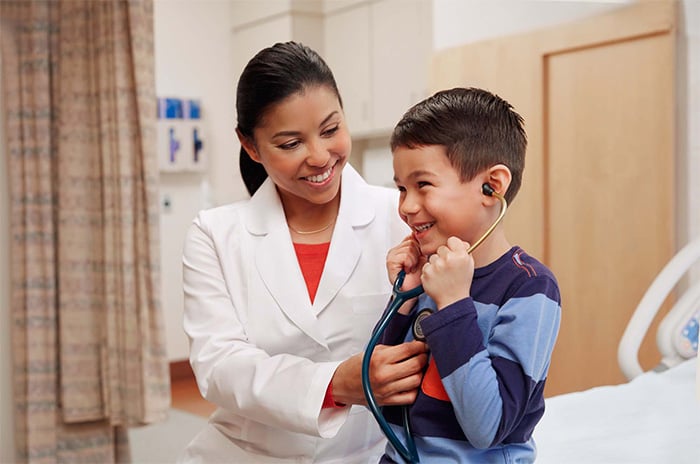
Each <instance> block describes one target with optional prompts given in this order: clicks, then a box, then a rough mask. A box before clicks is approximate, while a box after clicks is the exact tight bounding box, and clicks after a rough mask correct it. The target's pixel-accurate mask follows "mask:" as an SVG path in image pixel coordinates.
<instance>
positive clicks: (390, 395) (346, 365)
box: [331, 341, 428, 406]
mask: <svg viewBox="0 0 700 464" xmlns="http://www.w3.org/2000/svg"><path fill="white" fill-rule="evenodd" d="M427 350H428V347H427V345H426V344H425V343H423V342H419V341H412V342H408V343H402V344H401V345H396V346H386V345H377V346H376V348H375V349H374V351H373V352H372V358H371V359H370V366H369V380H370V385H371V387H372V392H373V394H374V399H375V400H376V401H377V404H379V405H381V406H384V405H400V404H411V403H413V402H414V401H415V399H416V396H417V395H418V387H420V384H421V380H422V379H423V367H424V366H425V363H426V362H427V360H428V356H427V354H426V351H427ZM363 356H364V354H363V353H360V354H357V355H355V356H353V357H351V358H349V359H347V360H345V361H343V362H342V363H341V364H340V365H339V366H338V369H336V371H335V374H333V379H332V380H331V382H332V385H333V399H334V400H335V401H336V402H337V403H343V404H362V405H367V400H366V399H365V394H364V391H363V390H362V358H363Z"/></svg>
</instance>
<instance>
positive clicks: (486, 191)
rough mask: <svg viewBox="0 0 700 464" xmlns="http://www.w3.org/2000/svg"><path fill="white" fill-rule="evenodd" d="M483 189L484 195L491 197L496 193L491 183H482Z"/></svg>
mask: <svg viewBox="0 0 700 464" xmlns="http://www.w3.org/2000/svg"><path fill="white" fill-rule="evenodd" d="M481 191H482V192H484V195H486V196H489V197H490V196H491V195H493V193H494V190H493V187H491V186H490V185H489V184H484V185H482V186H481Z"/></svg>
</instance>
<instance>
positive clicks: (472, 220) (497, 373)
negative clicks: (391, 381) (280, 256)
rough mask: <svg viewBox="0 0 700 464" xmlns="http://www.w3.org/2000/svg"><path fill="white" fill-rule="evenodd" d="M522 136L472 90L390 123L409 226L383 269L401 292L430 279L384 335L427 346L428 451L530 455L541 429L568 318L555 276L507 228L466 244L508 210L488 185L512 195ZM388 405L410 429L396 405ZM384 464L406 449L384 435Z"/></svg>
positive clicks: (439, 458) (434, 454)
mask: <svg viewBox="0 0 700 464" xmlns="http://www.w3.org/2000/svg"><path fill="white" fill-rule="evenodd" d="M526 145H527V139H526V134H525V131H524V129H523V119H522V118H521V116H520V115H518V114H517V113H516V112H515V111H514V110H513V107H512V106H511V105H510V104H509V103H508V102H506V101H504V100H502V99H501V98H499V97H498V96H496V95H493V94H491V93H489V92H487V91H485V90H481V89H475V88H468V89H467V88H455V89H451V90H445V91H441V92H438V93H436V94H435V95H433V96H432V97H429V98H427V99H426V100H424V101H422V102H420V103H418V104H417V105H415V106H414V107H413V108H411V109H410V110H408V111H407V112H406V114H405V115H404V116H403V118H402V119H401V121H399V123H398V124H397V126H396V128H395V129H394V132H393V134H392V138H391V149H392V153H393V157H394V173H395V176H394V180H395V182H396V185H397V187H398V189H399V192H400V200H399V214H400V215H401V218H402V219H403V220H404V221H405V222H406V223H407V224H408V225H409V226H410V227H411V229H412V230H413V233H412V235H410V236H409V237H407V238H406V239H405V240H404V241H403V242H402V243H400V244H399V245H397V246H396V247H394V248H393V249H392V250H391V251H390V252H389V253H388V255H387V271H388V273H389V278H390V280H391V281H392V282H393V281H395V280H396V277H397V274H398V273H399V271H401V270H403V271H405V272H406V276H405V279H404V282H403V284H402V290H408V289H411V288H414V287H415V286H416V285H419V284H422V285H423V288H424V290H425V293H424V294H422V295H421V296H419V297H418V298H416V299H414V300H413V301H410V302H407V303H405V304H404V305H403V307H402V308H401V309H400V310H399V313H398V314H397V315H396V316H395V317H394V318H393V319H392V321H391V322H390V323H389V325H388V326H387V328H386V330H385V332H384V334H383V336H382V339H381V340H380V343H383V344H386V345H395V344H398V343H401V342H403V341H404V340H412V339H414V338H416V337H424V338H425V341H426V343H427V344H428V347H429V349H430V361H429V363H428V368H427V370H426V372H425V375H424V377H423V383H422V386H421V389H420V392H419V394H418V397H417V399H416V401H415V403H414V404H413V405H411V406H410V410H409V418H410V426H411V432H412V435H413V438H414V439H415V442H416V446H417V450H418V454H419V456H420V460H421V462H427V463H431V462H475V463H485V462H489V463H495V462H518V463H525V462H533V461H534V459H535V455H536V448H535V443H534V442H533V439H532V432H533V429H534V427H535V425H536V424H537V422H538V421H539V420H540V418H541V417H542V414H543V413H544V396H543V390H544V384H545V380H546V378H547V371H548V368H549V363H550V358H551V353H552V349H553V347H554V342H555V340H556V336H557V332H558V330H559V320H560V315H561V306H560V295H559V288H558V285H557V281H556V279H555V277H554V275H553V274H552V272H551V271H550V270H549V269H547V268H546V267H545V266H544V265H543V264H541V263H540V262H538V261H537V260H536V259H534V258H533V257H531V256H529V255H527V254H526V253H525V252H524V251H523V250H522V249H521V248H520V247H518V246H513V245H511V244H510V243H509V242H508V239H507V238H506V235H505V231H504V229H503V226H502V225H498V226H497V227H496V228H495V229H494V230H493V232H492V233H491V234H490V235H489V236H488V238H486V239H484V240H483V242H482V243H481V244H480V245H479V246H478V247H477V248H476V249H475V250H474V251H473V253H472V254H468V253H467V249H468V248H469V246H470V244H471V243H475V242H476V241H477V240H479V238H480V237H481V236H482V235H483V234H484V232H485V231H486V230H487V229H488V228H489V227H490V226H491V225H492V224H493V223H494V221H495V220H496V218H497V217H498V215H499V212H500V208H499V207H500V201H499V199H498V198H497V195H491V194H489V191H488V187H484V184H488V186H490V188H491V189H493V191H495V192H496V193H497V194H500V195H503V196H504V197H505V199H506V200H507V201H508V202H509V203H510V202H511V201H512V200H513V198H514V197H515V195H516V193H517V192H518V189H519V188H520V183H521V179H522V172H523V166H524V157H525V148H526ZM426 310H429V311H428V312H427V313H426ZM419 313H421V317H420V318H417V317H416V316H417V315H418V314H419ZM426 314H429V315H427V317H425V315H426ZM384 415H385V417H386V418H387V420H388V421H389V423H390V424H391V427H392V429H393V430H394V431H395V433H396V434H397V435H398V437H399V438H401V439H402V440H405V439H406V437H405V435H404V428H403V420H402V412H401V410H400V409H399V408H397V407H385V408H384ZM404 442H405V441H404ZM382 462H403V458H402V457H401V455H400V454H399V453H397V452H396V450H395V449H394V448H393V447H392V446H391V445H387V448H386V454H385V455H384V457H383V458H382Z"/></svg>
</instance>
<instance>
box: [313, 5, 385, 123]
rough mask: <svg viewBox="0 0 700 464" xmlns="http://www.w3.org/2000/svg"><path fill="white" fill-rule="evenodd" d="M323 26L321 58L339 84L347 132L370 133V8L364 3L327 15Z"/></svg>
mask: <svg viewBox="0 0 700 464" xmlns="http://www.w3.org/2000/svg"><path fill="white" fill-rule="evenodd" d="M323 27H324V31H323V32H324V43H325V47H324V48H325V50H324V53H323V55H324V59H325V60H326V63H328V66H330V68H331V70H332V71H333V75H334V76H335V80H336V83H337V84H338V90H339V91H340V95H341V97H342V99H343V108H344V110H345V117H346V120H347V122H348V126H349V127H350V133H351V134H356V133H362V132H367V131H370V130H371V129H372V128H373V126H372V119H371V105H372V88H371V68H370V65H371V60H370V47H371V40H370V8H369V6H368V5H367V4H363V5H360V6H356V7H353V8H350V9H346V10H342V11H337V12H334V13H332V14H328V15H327V16H326V17H325V20H324V24H323Z"/></svg>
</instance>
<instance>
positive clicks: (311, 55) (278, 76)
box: [236, 42, 343, 195]
mask: <svg viewBox="0 0 700 464" xmlns="http://www.w3.org/2000/svg"><path fill="white" fill-rule="evenodd" d="M324 85H325V86H328V87H329V88H331V89H332V90H333V91H334V92H335V94H336V95H337V97H338V102H339V103H340V105H341V107H342V105H343V102H342V100H341V98H340V92H338V86H337V85H336V83H335V79H334V78H333V73H332V72H331V70H330V68H329V67H328V65H327V64H326V62H325V61H323V58H321V57H320V56H319V54H318V53H316V52H315V51H314V50H312V49H311V48H309V47H307V46H306V45H303V44H300V43H297V42H284V43H276V44H275V45H273V46H271V47H268V48H265V49H263V50H261V51H259V52H258V53H257V54H256V55H255V56H254V57H253V58H252V59H251V60H250V61H249V62H248V64H247V65H246V67H245V68H244V69H243V73H242V74H241V77H240V79H239V80H238V89H237V91H236V111H237V113H238V127H237V129H238V132H240V134H241V135H242V136H244V137H248V138H250V139H251V140H253V130H254V129H255V128H256V127H257V126H258V124H260V121H261V120H262V118H263V117H264V115H265V113H266V112H267V111H268V110H269V109H270V108H271V107H272V106H274V105H275V104H277V103H279V102H281V101H282V100H284V99H286V98H287V97H289V96H291V95H294V94H296V93H298V92H302V91H303V90H304V89H306V88H309V87H314V86H324ZM238 164H239V168H240V170H241V177H242V178H243V182H244V183H245V186H246V189H247V190H248V193H250V195H253V194H254V193H255V192H256V191H257V190H258V188H259V187H260V186H261V185H262V183H263V182H264V181H265V179H266V178H267V172H265V168H263V166H262V164H260V163H256V162H255V161H253V160H252V159H251V158H250V156H249V155H248V153H247V152H246V151H245V149H244V148H243V147H241V153H240V159H239V163H238Z"/></svg>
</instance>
